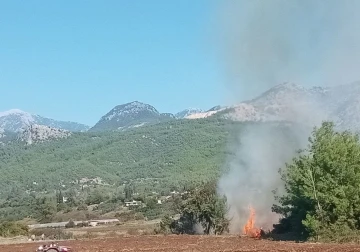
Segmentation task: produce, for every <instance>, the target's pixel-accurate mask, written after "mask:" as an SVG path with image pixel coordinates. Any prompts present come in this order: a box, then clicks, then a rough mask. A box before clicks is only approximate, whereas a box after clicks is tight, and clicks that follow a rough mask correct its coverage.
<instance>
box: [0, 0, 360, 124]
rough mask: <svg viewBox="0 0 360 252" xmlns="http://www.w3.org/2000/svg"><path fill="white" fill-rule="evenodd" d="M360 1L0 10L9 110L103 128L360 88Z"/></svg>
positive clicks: (182, 0) (206, 1) (40, 5)
mask: <svg viewBox="0 0 360 252" xmlns="http://www.w3.org/2000/svg"><path fill="white" fill-rule="evenodd" d="M359 12H360V1H359V0H346V1H343V0H327V1H323V0H271V1H270V0H196V1H194V0H177V1H175V0H174V1H169V0H152V1H149V0H138V1H128V0H105V1H95V0H88V1H85V0H79V1H71V0H64V1H46V0H36V1H19V0H12V1H6V0H0V85H1V99H0V111H5V110H9V109H14V108H17V109H21V110H24V111H27V112H30V113H35V114H39V115H41V116H45V117H49V118H53V119H57V120H67V121H76V122H80V123H85V124H88V125H90V126H91V125H93V124H95V123H96V122H97V121H98V120H99V119H100V117H101V116H103V115H104V114H106V113H107V112H109V111H110V110H111V109H112V108H113V107H115V106H116V105H120V104H124V103H128V102H131V101H140V102H144V103H148V104H151V105H153V106H154V107H155V108H156V109H158V110H159V111H160V112H162V113H165V112H168V113H176V112H179V111H181V110H183V109H186V108H189V107H195V108H201V109H204V110H206V109H210V108H211V107H214V106H216V105H231V104H234V103H238V102H241V101H243V100H247V99H251V98H254V97H256V96H258V95H260V94H261V93H262V92H264V91H266V90H267V89H269V88H271V87H272V86H274V85H277V84H280V83H283V82H294V83H297V84H300V85H303V86H305V87H311V86H329V85H339V84H347V83H350V82H353V81H357V80H360V72H359V71H358V66H359V65H360V15H358V13H359Z"/></svg>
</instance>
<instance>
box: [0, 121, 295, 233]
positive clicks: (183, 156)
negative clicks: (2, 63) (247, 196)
mask: <svg viewBox="0 0 360 252" xmlns="http://www.w3.org/2000/svg"><path fill="white" fill-rule="evenodd" d="M247 126H251V127H266V129H269V130H270V131H271V132H272V133H273V134H275V135H276V136H277V137H278V138H279V139H280V138H283V139H287V142H288V143H289V145H290V144H291V145H295V146H296V144H297V143H296V142H295V140H292V139H295V138H292V136H293V135H294V134H293V132H294V130H300V128H296V127H295V125H293V124H284V123H239V122H232V121H229V120H224V119H220V118H217V117H213V118H209V119H199V120H174V121H168V122H163V123H159V124H156V125H148V126H144V127H139V128H134V129H130V130H127V131H122V132H120V131H115V132H86V133H76V134H73V135H72V136H71V137H69V138H68V139H61V140H57V141H52V142H45V143H41V144H36V145H31V146H23V145H21V144H19V143H12V144H9V145H5V146H2V147H1V148H0V173H1V176H0V191H1V194H0V219H1V220H7V221H12V222H14V221H17V220H21V219H24V218H30V219H32V220H34V219H35V220H37V221H38V222H40V223H43V222H50V221H55V222H59V221H66V222H69V220H71V219H73V220H77V221H86V220H90V219H96V218H99V217H101V216H104V215H105V216H107V217H117V218H119V219H120V221H126V220H131V219H132V220H134V219H137V220H142V219H147V220H152V219H157V218H165V217H166V216H175V215H176V214H180V219H179V220H178V221H177V222H176V223H175V224H176V226H175V228H176V229H177V230H178V232H188V230H189V229H187V227H186V225H187V223H188V224H189V225H190V224H191V223H194V222H196V223H197V227H198V228H199V227H200V229H202V231H203V232H205V233H217V234H219V233H222V232H225V231H226V229H227V221H226V219H224V218H222V217H223V214H224V213H225V209H223V208H222V206H223V204H224V202H223V201H222V200H223V199H218V198H217V196H216V195H215V191H214V188H215V187H213V186H214V185H212V186H210V185H211V183H210V184H207V183H206V182H208V181H214V180H216V179H217V178H218V177H219V175H220V173H222V172H223V170H226V169H228V167H227V164H226V162H225V161H226V158H227V157H229V156H234V155H235V153H232V152H231V149H230V148H228V144H232V141H236V142H237V141H239V138H241V134H243V131H244V130H246V128H247ZM199 183H205V184H203V185H204V186H205V187H204V188H205V189H201V190H200V189H199V188H198V189H196V190H195V189H192V188H194V186H195V185H198V184H199ZM186 191H190V192H191V193H190V194H189V195H190V196H189V197H186V194H184V193H185V192H186ZM171 192H173V193H171ZM174 192H176V193H174ZM180 195H182V196H181V197H180ZM133 200H135V201H139V202H141V204H139V205H137V206H130V207H125V202H127V201H133ZM158 201H160V202H161V203H158ZM195 202H200V203H201V204H200V205H195ZM165 219H166V218H165ZM192 227H193V226H192ZM186 230H187V231H186Z"/></svg>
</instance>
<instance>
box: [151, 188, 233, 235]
mask: <svg viewBox="0 0 360 252" xmlns="http://www.w3.org/2000/svg"><path fill="white" fill-rule="evenodd" d="M177 213H178V214H179V215H180V218H179V219H178V220H173V219H171V218H170V216H168V215H167V216H165V217H164V218H163V219H162V221H161V223H160V225H159V228H158V230H157V232H161V233H177V234H195V233H200V232H201V233H204V234H211V233H213V234H215V235H217V234H222V233H224V232H228V231H229V230H228V227H229V220H228V219H227V218H226V214H227V207H226V198H221V197H219V196H218V195H217V193H216V182H207V183H204V184H202V185H201V186H199V187H197V188H195V189H193V190H190V191H189V192H188V193H186V194H184V196H183V198H182V199H181V200H180V201H179V206H178V209H177ZM196 225H200V226H201V227H202V228H203V229H202V230H201V231H199V230H196Z"/></svg>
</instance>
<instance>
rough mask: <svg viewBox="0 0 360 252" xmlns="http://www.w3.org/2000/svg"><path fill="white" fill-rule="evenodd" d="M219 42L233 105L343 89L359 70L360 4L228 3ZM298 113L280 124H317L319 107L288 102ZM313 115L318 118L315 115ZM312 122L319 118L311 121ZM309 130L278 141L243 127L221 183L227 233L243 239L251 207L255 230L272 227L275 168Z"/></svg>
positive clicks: (265, 131)
mask: <svg viewBox="0 0 360 252" xmlns="http://www.w3.org/2000/svg"><path fill="white" fill-rule="evenodd" d="M224 3H225V4H224V5H223V6H222V8H221V10H222V12H221V16H222V21H223V23H222V26H221V31H220V32H219V35H220V36H219V37H220V38H221V40H222V41H221V42H222V45H223V47H222V48H223V55H224V56H225V57H224V59H225V65H226V73H227V76H228V82H229V85H230V87H231V89H232V94H234V96H235V97H229V99H232V100H233V99H235V100H236V101H241V100H243V99H244V98H246V99H249V98H253V97H254V96H255V95H259V94H260V93H261V92H263V91H265V90H267V89H269V88H270V87H272V86H274V85H277V84H279V83H281V82H287V81H290V82H295V83H298V84H301V85H304V86H308V87H309V86H324V85H339V84H346V83H348V82H352V81H356V80H358V79H360V78H359V71H358V70H357V67H358V66H359V65H360V64H359V63H360V34H359V32H360V29H359V28H360V15H358V13H360V12H359V11H360V1H357V0H344V1H341V0H339V1H336V0H326V1H320V0H272V1H269V0H263V1H262V0H249V1H245V0H243V1H224ZM289 107H291V110H292V112H293V113H291V114H290V115H287V118H283V119H286V120H291V121H305V120H307V123H308V125H309V126H315V125H318V124H319V123H320V122H321V119H324V118H325V115H324V116H323V118H322V116H321V115H322V114H324V113H322V109H321V107H317V108H312V107H311V108H306V107H299V106H297V105H293V104H291V103H289ZM315 115H316V116H315ZM311 118H314V120H312V119H311ZM309 133H310V132H309V131H302V132H300V131H293V135H292V138H293V139H292V141H293V142H296V143H297V144H296V145H292V146H291V145H290V144H289V141H290V139H289V138H286V137H283V138H281V137H279V135H277V134H275V133H274V132H273V130H272V129H270V128H269V127H265V126H261V127H260V126H259V127H254V126H246V127H245V129H244V130H242V132H240V133H238V135H239V139H236V140H235V141H234V139H232V141H231V143H234V142H235V144H231V145H230V148H231V150H232V151H233V152H235V154H236V158H234V159H232V160H228V162H229V163H230V171H229V172H228V173H226V174H224V175H223V176H222V177H221V178H220V180H219V193H221V194H225V195H226V196H227V198H228V204H229V207H230V216H229V217H230V218H232V222H231V227H230V231H231V232H236V233H238V232H239V231H241V228H242V227H243V225H244V224H245V222H246V219H247V217H248V214H249V210H248V207H249V206H250V205H252V206H253V207H254V208H255V210H256V213H257V220H256V224H257V225H258V226H263V227H266V228H271V227H272V224H273V223H275V222H276V221H277V220H278V216H275V215H274V214H273V213H271V206H272V204H273V203H274V196H273V194H272V190H274V189H276V188H280V189H281V181H280V176H279V174H278V169H279V168H280V167H283V166H284V164H285V162H287V161H289V160H290V159H291V157H292V156H293V155H294V154H295V147H294V146H303V145H304V144H306V142H307V138H308V136H309Z"/></svg>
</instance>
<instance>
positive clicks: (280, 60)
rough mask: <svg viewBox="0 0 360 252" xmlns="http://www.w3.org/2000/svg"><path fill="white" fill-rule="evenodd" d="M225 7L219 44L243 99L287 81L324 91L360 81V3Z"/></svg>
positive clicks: (298, 0)
mask: <svg viewBox="0 0 360 252" xmlns="http://www.w3.org/2000/svg"><path fill="white" fill-rule="evenodd" d="M222 3H223V4H222V5H221V6H220V8H219V9H221V20H222V22H221V24H222V25H221V26H220V29H219V33H218V34H219V36H218V38H219V40H220V41H221V45H222V48H223V54H222V55H225V57H224V58H223V59H224V60H225V65H226V71H227V74H228V75H227V76H228V77H229V82H230V83H231V85H232V87H233V88H236V90H237V91H238V92H237V94H236V97H237V99H239V98H241V99H244V97H246V99H247V98H248V97H249V96H250V97H253V96H254V95H258V94H259V93H260V92H262V91H265V90H266V89H267V88H269V87H271V86H273V85H276V84H278V83H280V82H286V81H290V82H295V83H299V84H302V85H307V86H314V85H316V86H318V85H321V86H322V85H334V84H345V83H348V82H352V81H355V80H358V79H359V71H358V66H359V65H360V33H359V29H360V15H359V14H358V13H359V11H360V1H358V0H227V1H223V2H222Z"/></svg>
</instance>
